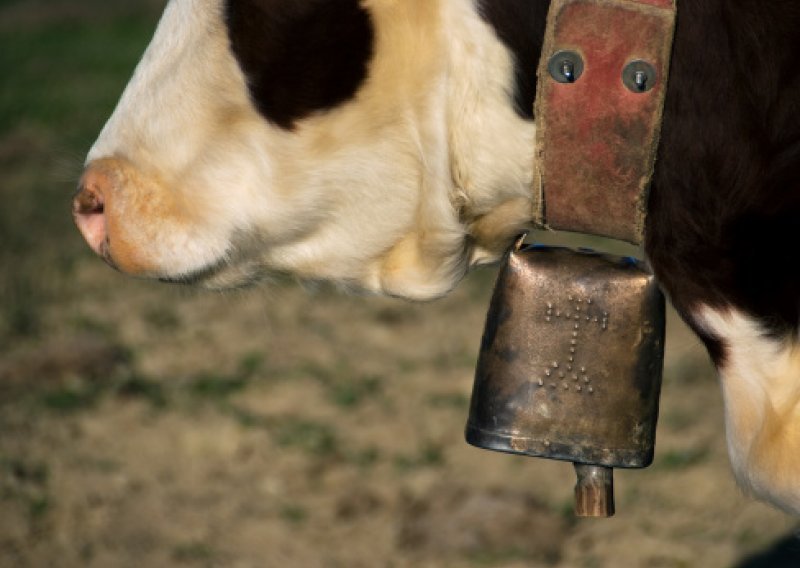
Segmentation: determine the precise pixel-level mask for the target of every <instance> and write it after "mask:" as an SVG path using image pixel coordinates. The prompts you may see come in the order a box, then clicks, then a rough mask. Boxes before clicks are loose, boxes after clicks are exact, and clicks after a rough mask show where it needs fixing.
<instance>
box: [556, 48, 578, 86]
mask: <svg viewBox="0 0 800 568" xmlns="http://www.w3.org/2000/svg"><path fill="white" fill-rule="evenodd" d="M547 70H548V71H549V72H550V76H551V77H552V78H553V79H555V80H556V81H557V82H559V83H574V82H575V81H577V80H578V79H580V77H581V75H582V74H583V59H582V58H581V56H580V55H579V54H578V53H576V52H574V51H558V52H556V53H555V54H553V56H552V57H551V58H550V61H548V62H547Z"/></svg>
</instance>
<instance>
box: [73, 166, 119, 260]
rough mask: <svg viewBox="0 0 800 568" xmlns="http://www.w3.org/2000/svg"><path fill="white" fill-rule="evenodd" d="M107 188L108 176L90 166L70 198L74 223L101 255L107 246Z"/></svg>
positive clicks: (94, 249)
mask: <svg viewBox="0 0 800 568" xmlns="http://www.w3.org/2000/svg"><path fill="white" fill-rule="evenodd" d="M109 189H110V188H109V180H108V176H107V175H106V174H105V173H103V172H101V171H98V170H96V169H92V168H91V167H90V168H89V169H87V170H86V172H85V173H84V174H83V177H81V181H80V184H79V185H78V193H77V194H76V195H75V198H74V199H73V200H72V214H73V216H74V217H75V224H77V225H78V229H79V230H80V232H81V234H82V235H83V238H84V239H86V242H87V243H88V244H89V246H90V247H92V250H93V251H94V252H96V253H97V254H99V255H101V256H104V255H105V254H104V253H105V252H106V251H105V249H107V247H108V229H107V227H106V217H105V214H104V210H105V201H106V195H107V194H108V193H109Z"/></svg>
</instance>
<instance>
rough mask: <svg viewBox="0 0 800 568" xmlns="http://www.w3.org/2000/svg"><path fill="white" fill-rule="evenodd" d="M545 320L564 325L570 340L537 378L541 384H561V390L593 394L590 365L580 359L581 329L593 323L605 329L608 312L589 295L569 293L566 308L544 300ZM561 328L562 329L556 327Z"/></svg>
mask: <svg viewBox="0 0 800 568" xmlns="http://www.w3.org/2000/svg"><path fill="white" fill-rule="evenodd" d="M544 320H545V322H546V323H547V324H550V325H555V326H559V327H561V328H563V327H567V328H568V329H569V335H568V336H567V337H569V343H568V344H565V345H564V351H563V354H562V355H561V356H560V357H554V358H553V362H552V363H551V364H550V365H548V367H547V368H546V369H544V372H543V375H542V376H541V377H540V378H539V380H538V385H539V386H540V387H544V386H548V387H549V388H551V389H556V388H559V386H560V388H561V389H562V390H564V391H573V392H576V393H581V394H582V393H588V394H593V393H594V390H595V387H594V385H593V384H592V376H591V369H587V367H586V363H585V362H583V363H582V362H581V361H580V359H581V358H580V343H581V341H580V340H581V331H582V330H584V329H586V328H588V327H590V326H596V327H598V328H599V329H600V331H601V332H605V331H606V330H607V329H608V312H606V311H603V310H601V309H599V308H597V305H596V304H595V302H594V300H593V299H592V298H581V297H578V296H569V297H568V305H567V307H566V308H562V307H561V306H558V305H554V304H553V303H552V302H548V303H547V309H546V311H545V316H544ZM559 331H561V330H559Z"/></svg>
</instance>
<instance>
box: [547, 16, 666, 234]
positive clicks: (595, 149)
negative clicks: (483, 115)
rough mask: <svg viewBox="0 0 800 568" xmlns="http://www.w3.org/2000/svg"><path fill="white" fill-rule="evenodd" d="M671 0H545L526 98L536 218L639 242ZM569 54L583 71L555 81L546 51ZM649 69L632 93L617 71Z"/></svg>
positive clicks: (551, 224)
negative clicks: (535, 68) (534, 83)
mask: <svg viewBox="0 0 800 568" xmlns="http://www.w3.org/2000/svg"><path fill="white" fill-rule="evenodd" d="M675 12H676V9H675V2H674V0H553V2H552V5H551V8H550V14H549V16H548V28H547V32H546V34H545V43H544V49H543V52H542V62H541V63H540V65H539V86H538V94H537V99H536V106H535V115H536V122H537V142H536V146H537V147H536V153H537V162H536V167H537V172H536V180H535V187H534V201H535V203H536V208H535V211H534V215H535V217H536V219H537V220H538V221H539V222H540V223H541V224H542V225H544V226H547V227H550V228H553V229H559V230H566V231H575V232H582V233H590V234H595V235H602V236H607V237H612V238H617V239H621V240H625V241H629V242H632V243H636V244H638V243H640V242H641V241H642V239H643V235H644V224H645V213H646V206H647V188H648V185H649V180H650V176H651V174H652V170H653V164H654V161H655V155H656V149H657V147H658V135H659V130H660V124H661V115H662V110H663V104H664V96H665V94H666V84H667V75H668V71H669V59H670V52H671V48H672V38H673V31H674V26H675ZM561 50H570V51H574V52H577V53H578V54H580V56H581V57H582V59H583V62H584V70H583V74H582V75H581V76H580V77H579V78H578V79H577V80H576V81H575V82H573V83H558V82H556V81H555V80H553V79H552V78H551V76H550V74H549V72H548V67H547V64H548V61H549V59H550V57H551V56H552V55H553V54H555V53H557V52H559V51H561ZM634 60H644V61H647V62H649V63H650V64H651V65H652V66H653V67H654V68H655V69H656V74H657V77H656V80H655V83H654V86H653V88H652V89H651V90H649V91H647V92H643V93H634V92H631V91H630V90H628V88H626V87H625V85H624V84H623V81H622V71H623V69H624V68H625V66H626V65H627V64H628V63H630V62H631V61H634Z"/></svg>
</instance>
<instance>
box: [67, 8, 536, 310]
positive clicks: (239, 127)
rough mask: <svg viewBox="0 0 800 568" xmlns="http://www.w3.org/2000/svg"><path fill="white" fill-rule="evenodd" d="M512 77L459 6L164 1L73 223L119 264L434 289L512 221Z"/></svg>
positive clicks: (528, 131)
mask: <svg viewBox="0 0 800 568" xmlns="http://www.w3.org/2000/svg"><path fill="white" fill-rule="evenodd" d="M513 74H514V68H513V62H512V56H511V55H510V53H509V52H508V50H507V49H505V47H504V46H503V45H502V44H501V43H500V42H499V41H498V40H497V38H496V36H495V34H494V32H493V30H492V29H491V28H490V27H489V25H488V24H486V23H485V22H484V21H483V20H481V19H480V18H478V17H476V14H475V10H474V7H473V6H472V5H471V3H470V2H465V3H440V2H431V1H430V0H407V1H402V2H399V1H393V0H367V1H363V2H362V1H359V0H324V1H323V0H292V1H289V0H211V1H200V0H172V1H171V2H170V3H169V5H168V6H167V9H166V12H165V13H164V16H163V18H162V21H161V23H160V25H159V27H158V30H157V32H156V34H155V37H154V39H153V41H152V43H151V45H150V46H149V48H148V49H147V52H146V54H145V56H144V58H143V59H142V61H141V63H140V64H139V66H138V68H137V69H136V72H135V75H134V77H133V79H132V80H131V82H130V84H129V85H128V87H127V89H126V90H125V93H124V94H123V96H122V99H121V101H120V102H119V105H118V107H117V109H116V110H115V112H114V114H113V116H112V117H111V119H110V120H109V121H108V123H107V125H106V126H105V128H104V129H103V131H102V133H101V134H100V136H99V138H98V140H97V142H96V143H95V144H94V146H93V147H92V149H91V151H90V152H89V156H88V160H87V168H86V171H85V173H84V175H83V178H82V181H81V190H80V192H79V194H78V195H77V197H76V199H75V203H74V210H75V216H76V220H77V223H78V226H79V227H80V229H81V231H82V232H83V234H84V236H85V237H86V239H87V241H88V242H89V244H90V245H91V246H92V248H93V249H94V250H95V251H96V252H98V253H99V254H101V255H102V256H103V257H104V258H105V259H106V260H107V261H108V262H109V264H111V265H112V266H115V267H116V268H118V269H119V270H121V271H123V272H126V273H130V274H134V275H141V276H146V277H155V278H160V279H164V280H173V281H184V282H194V281H197V282H201V283H203V284H205V285H207V286H209V287H230V286H237V285H241V284H244V283H248V282H250V281H253V280H256V279H258V278H259V277H261V276H262V275H264V274H265V273H269V272H270V271H284V272H290V273H293V274H296V275H298V276H300V277H303V278H310V279H331V280H335V281H338V282H341V283H345V284H349V285H355V286H357V287H361V288H365V289H367V290H370V291H375V292H381V293H387V294H392V295H397V296H403V297H410V298H418V299H424V298H431V297H435V296H439V295H442V294H443V293H445V292H447V291H448V290H450V289H451V288H452V287H453V286H454V285H455V283H456V282H457V281H458V280H459V279H460V278H461V277H462V276H463V274H464V273H465V271H466V269H467V268H468V266H469V265H471V264H475V263H478V262H482V261H485V260H492V259H494V258H496V257H497V256H498V255H499V254H500V253H502V251H503V249H504V248H505V247H506V246H507V244H508V241H509V239H510V238H512V237H513V235H514V234H516V233H517V232H518V231H519V230H520V229H521V227H522V226H524V224H525V223H526V222H527V221H528V218H529V216H530V203H529V197H528V196H529V191H530V190H529V187H530V180H531V175H532V174H531V169H532V165H533V164H532V161H531V159H530V156H531V154H532V148H533V126H532V124H531V123H530V121H529V120H527V119H526V118H527V117H524V116H520V115H519V114H518V113H516V112H515V110H514V108H513V104H511V103H510V101H511V99H512V97H513V88H509V86H510V85H513V83H514V81H513Z"/></svg>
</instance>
